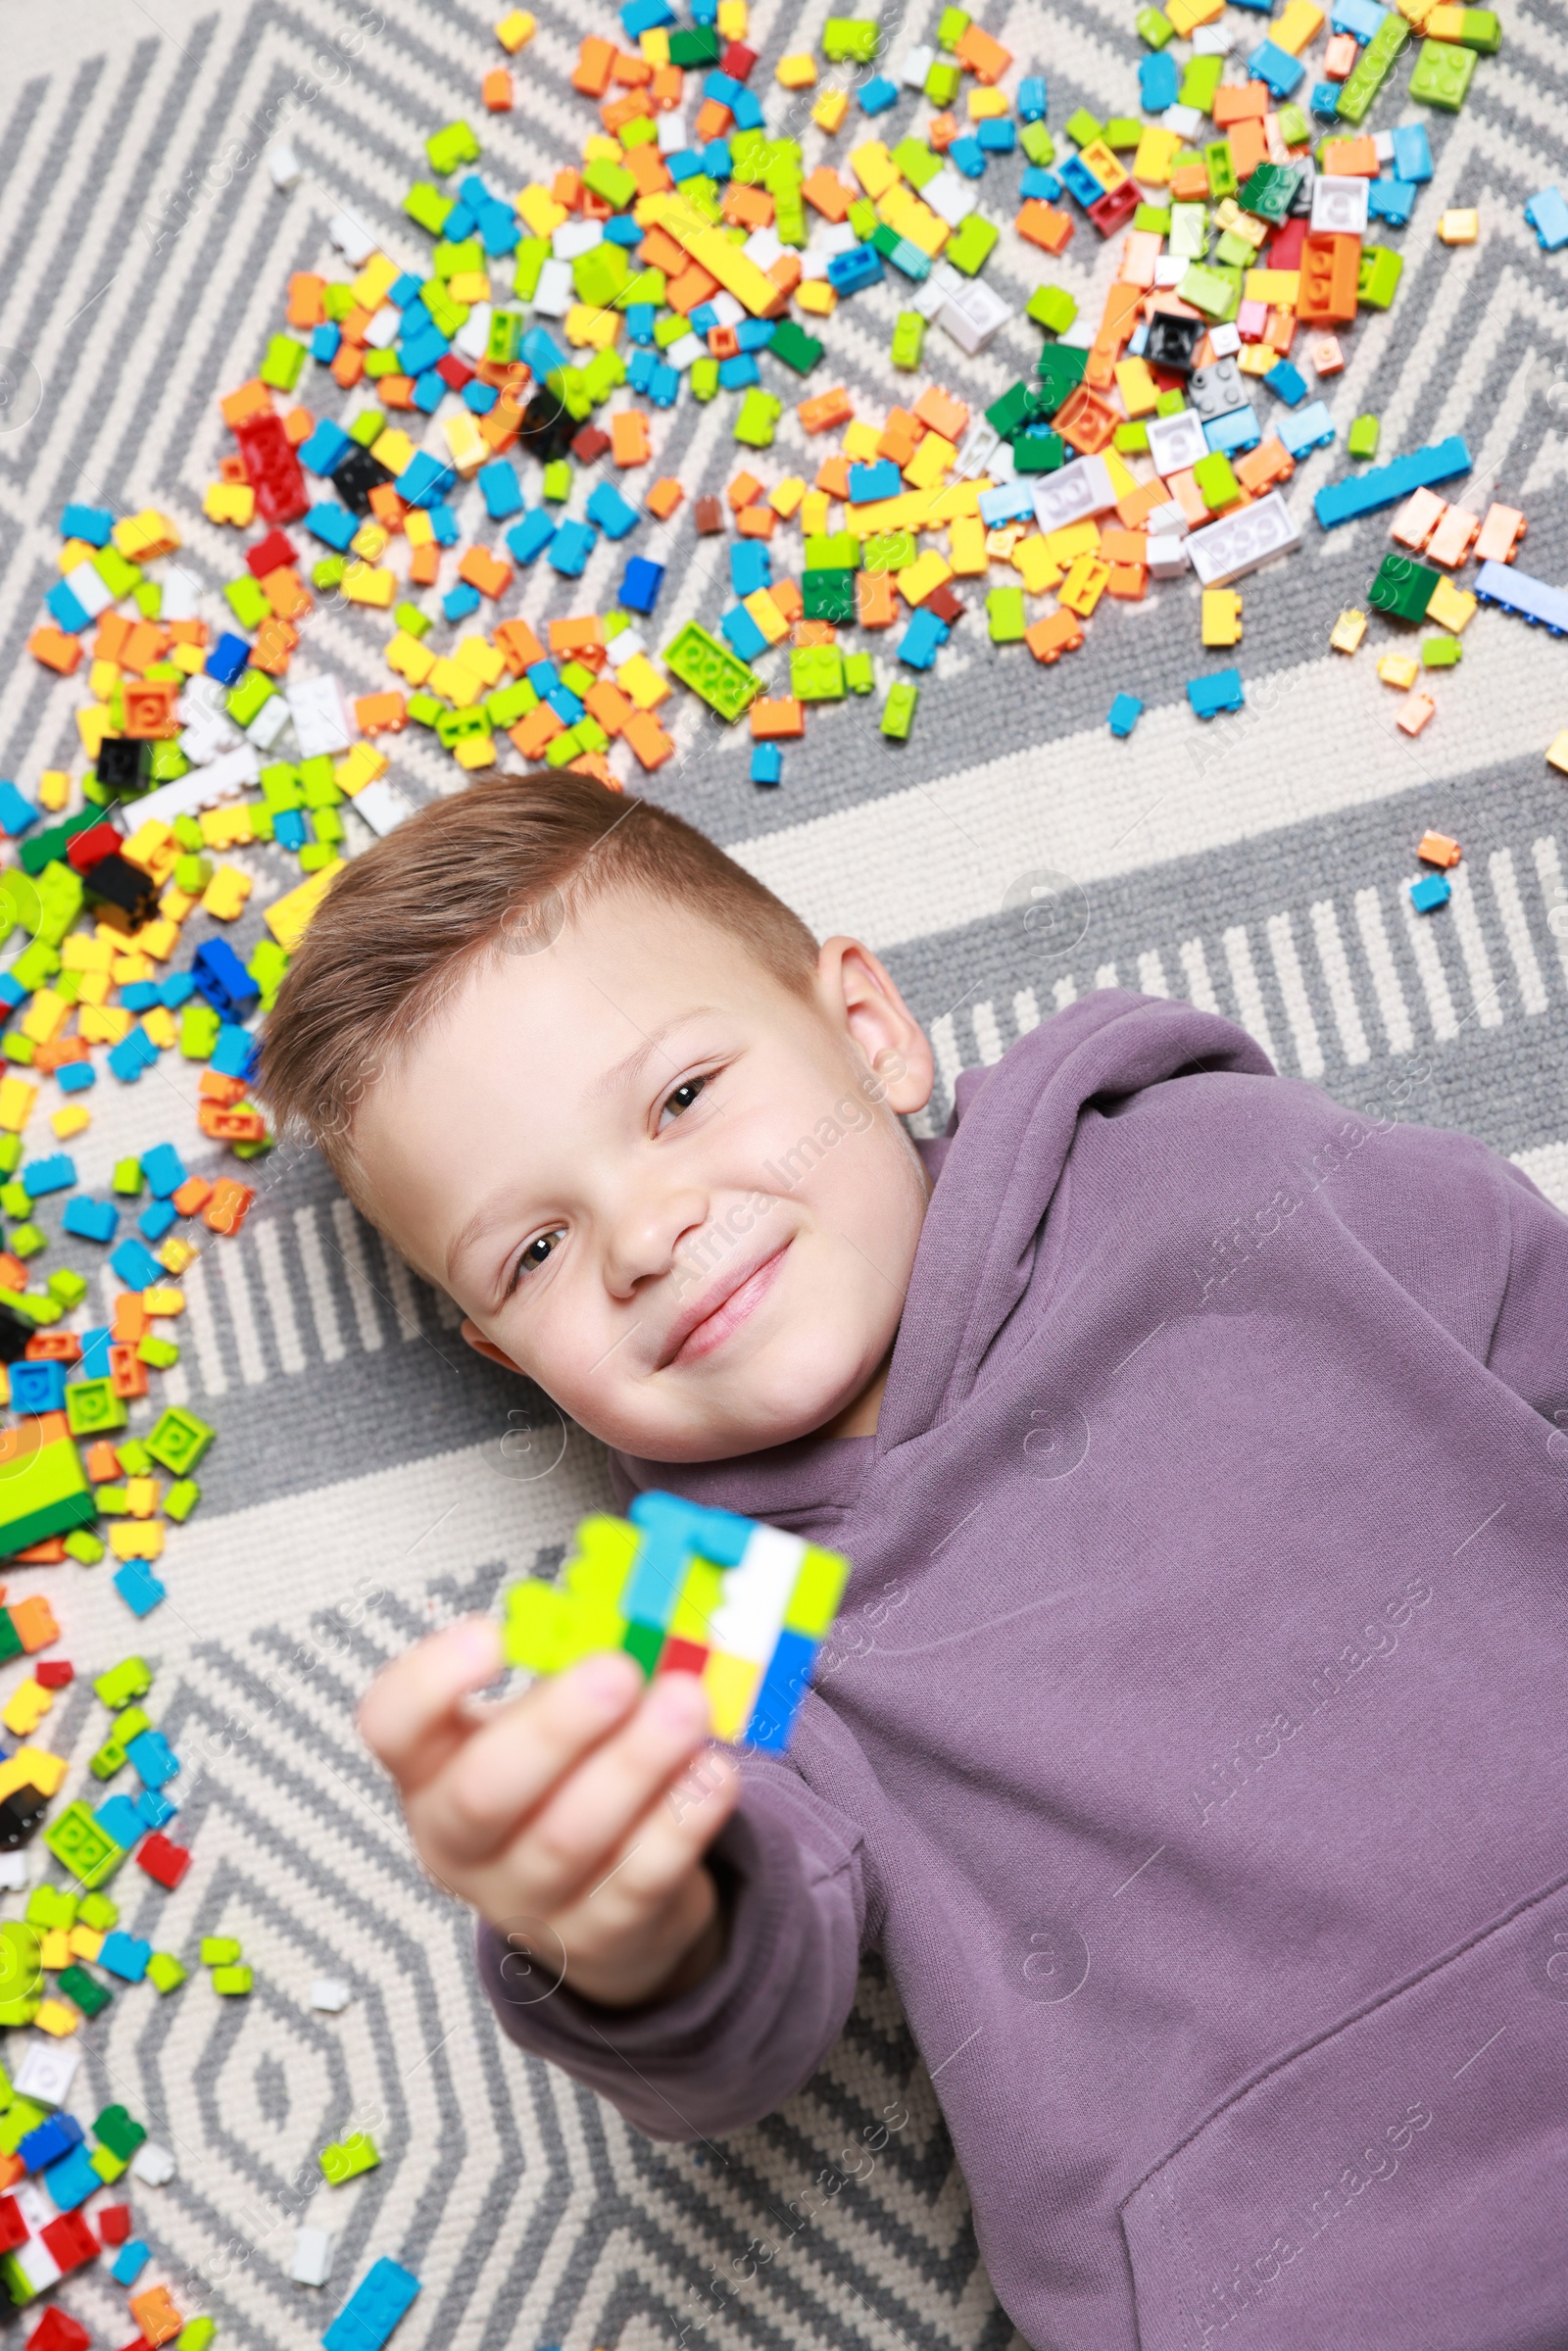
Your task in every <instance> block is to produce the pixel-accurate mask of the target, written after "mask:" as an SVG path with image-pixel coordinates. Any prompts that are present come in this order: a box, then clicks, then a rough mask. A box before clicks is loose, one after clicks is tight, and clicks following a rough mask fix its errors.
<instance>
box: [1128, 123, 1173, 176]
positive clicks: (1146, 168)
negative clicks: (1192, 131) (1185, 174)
mask: <svg viewBox="0 0 1568 2351" xmlns="http://www.w3.org/2000/svg"><path fill="white" fill-rule="evenodd" d="M1181 151H1182V143H1181V140H1180V138H1179V137H1178V136H1177V134H1176V132H1175V131H1174V130H1161V128H1160V126H1159V124H1158V123H1157V122H1148V123H1146V124H1145V126H1144V135H1143V137H1142V138H1141V139H1140V140H1139V142H1138V149H1137V153H1136V154H1135V155H1134V157H1133V177H1134V179H1144V180H1147V181H1148V182H1149V184H1150V186H1151V187H1153V188H1160V187H1163V186H1164V185H1165V184H1166V182H1167V181H1168V179H1169V178H1170V170H1171V166H1172V164H1173V163H1174V162H1175V161H1176V158H1177V156H1178V155H1180V153H1181Z"/></svg>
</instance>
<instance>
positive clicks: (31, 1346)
mask: <svg viewBox="0 0 1568 2351" xmlns="http://www.w3.org/2000/svg"><path fill="white" fill-rule="evenodd" d="M34 1066H36V1064H34ZM22 1351H23V1354H24V1356H25V1360H26V1361H27V1362H28V1363H79V1362H80V1361H81V1341H80V1340H79V1339H78V1338H77V1337H76V1334H75V1332H74V1331H34V1332H33V1334H32V1337H31V1338H30V1339H29V1340H28V1342H27V1344H26V1346H25V1347H24V1348H23V1350H22Z"/></svg>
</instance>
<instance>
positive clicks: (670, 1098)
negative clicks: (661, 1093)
mask: <svg viewBox="0 0 1568 2351" xmlns="http://www.w3.org/2000/svg"><path fill="white" fill-rule="evenodd" d="M707 1083H708V1080H707V1078H685V1079H683V1080H682V1082H681V1084H680V1085H678V1086H677V1087H676V1088H675V1091H674V1093H673V1094H668V1095H666V1096H665V1097H664V1105H663V1109H662V1111H661V1112H660V1117H659V1123H660V1125H661V1126H662V1125H663V1123H664V1118H665V1114H666V1113H667V1114H668V1115H669V1116H670V1117H671V1118H678V1117H679V1116H680V1114H681V1112H682V1111H683V1110H689V1109H690V1108H691V1106H692V1104H693V1102H695V1101H696V1100H697V1097H698V1096H699V1095H700V1094H701V1093H702V1091H703V1088H704V1087H705V1086H706V1085H707Z"/></svg>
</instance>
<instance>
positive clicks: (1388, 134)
mask: <svg viewBox="0 0 1568 2351" xmlns="http://www.w3.org/2000/svg"><path fill="white" fill-rule="evenodd" d="M1372 148H1373V152H1374V154H1375V155H1376V156H1377V159H1378V163H1379V166H1380V167H1381V166H1382V165H1384V164H1392V163H1393V161H1394V133H1393V131H1392V130H1374V132H1373V133H1372Z"/></svg>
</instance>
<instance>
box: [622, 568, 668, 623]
mask: <svg viewBox="0 0 1568 2351" xmlns="http://www.w3.org/2000/svg"><path fill="white" fill-rule="evenodd" d="M663 584H664V566H663V564H662V563H650V562H649V560H648V558H647V557H646V556H645V555H634V556H633V557H632V559H631V562H630V563H628V564H627V565H626V570H625V576H624V577H623V578H622V580H621V583H620V601H621V603H622V604H623V605H624V606H625V608H626V610H627V612H652V611H653V609H654V606H655V605H656V604H657V603H658V601H659V591H660V589H661V588H662V586H663Z"/></svg>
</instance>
